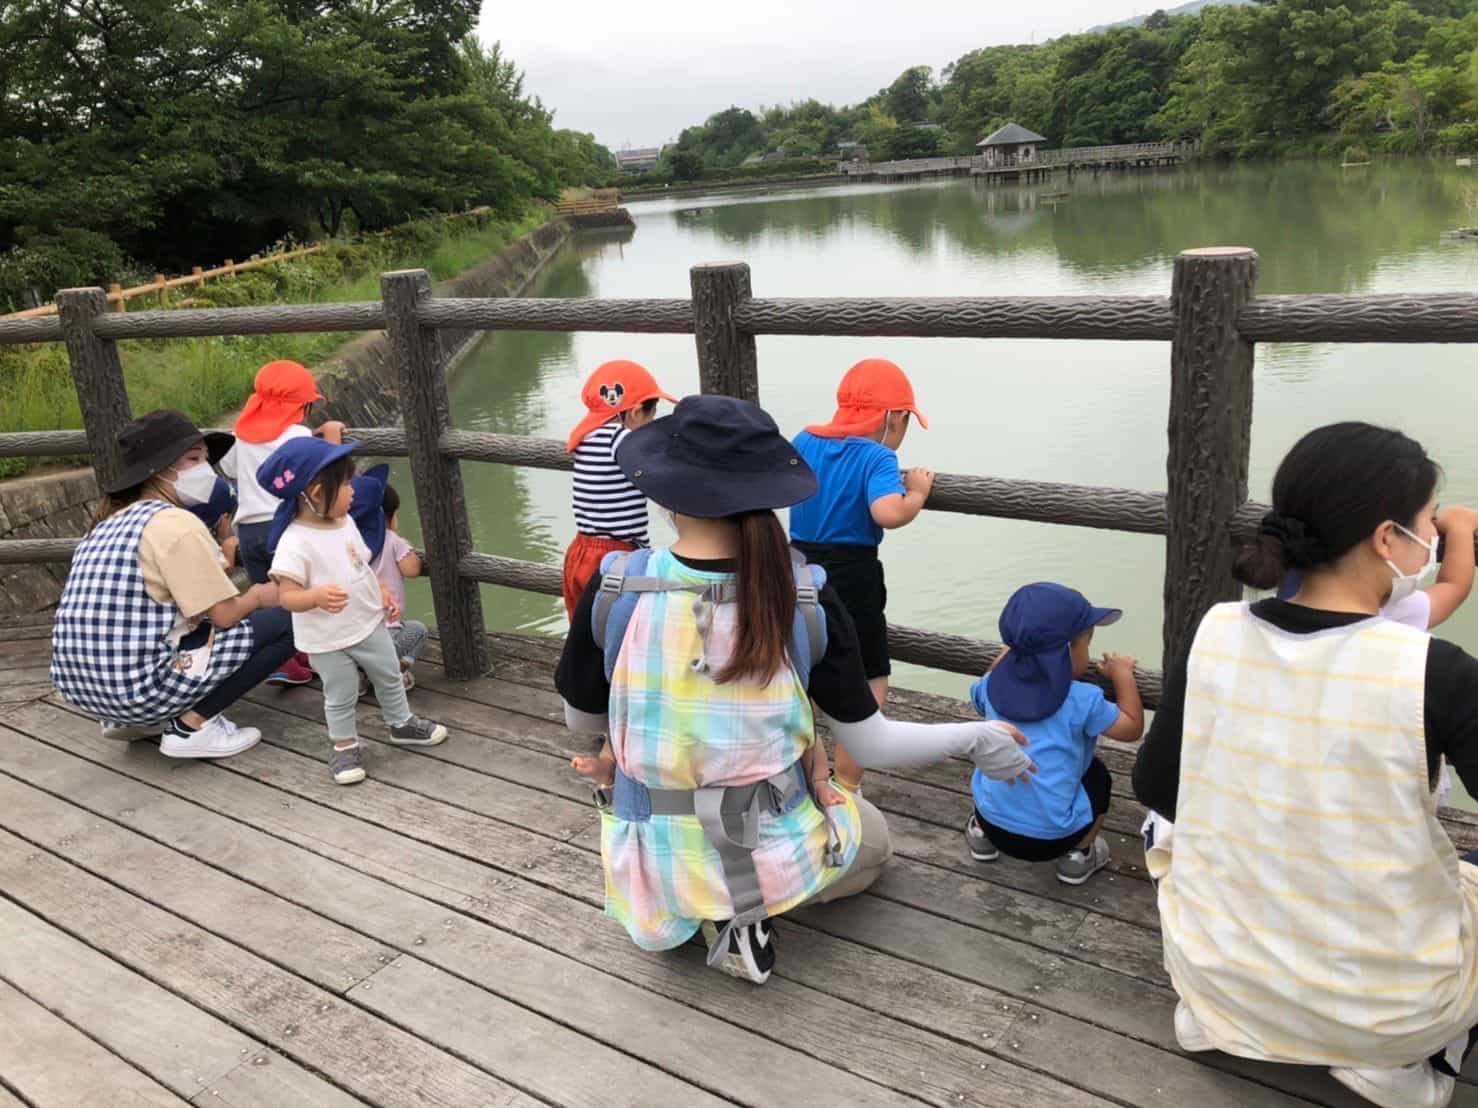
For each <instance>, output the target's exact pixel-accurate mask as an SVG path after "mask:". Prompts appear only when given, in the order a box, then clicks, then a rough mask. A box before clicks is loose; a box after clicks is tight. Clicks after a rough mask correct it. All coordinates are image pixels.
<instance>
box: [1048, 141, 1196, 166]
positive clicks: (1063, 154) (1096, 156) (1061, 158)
mask: <svg viewBox="0 0 1478 1108" xmlns="http://www.w3.org/2000/svg"><path fill="white" fill-rule="evenodd" d="M1196 150H1197V144H1196V143H1194V142H1128V143H1121V144H1119V145H1118V146H1070V147H1067V148H1066V149H1063V150H1041V151H1038V153H1037V164H1038V165H1071V164H1073V163H1075V162H1132V161H1138V160H1141V159H1145V160H1151V159H1155V158H1178V157H1189V156H1191V155H1193V154H1194V153H1196Z"/></svg>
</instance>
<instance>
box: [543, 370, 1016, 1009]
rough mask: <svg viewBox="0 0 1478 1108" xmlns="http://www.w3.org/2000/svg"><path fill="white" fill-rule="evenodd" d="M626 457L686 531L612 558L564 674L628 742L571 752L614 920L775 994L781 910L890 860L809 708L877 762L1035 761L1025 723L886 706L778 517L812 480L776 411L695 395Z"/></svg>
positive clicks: (597, 720) (851, 885) (1009, 768)
mask: <svg viewBox="0 0 1478 1108" xmlns="http://www.w3.org/2000/svg"><path fill="white" fill-rule="evenodd" d="M617 461H618V462H619V463H620V465H621V468H622V470H623V471H624V472H625V473H626V475H627V477H629V478H630V480H631V482H632V483H633V484H634V485H635V486H636V487H637V488H639V489H640V490H641V491H642V492H643V493H645V494H646V495H647V497H648V498H650V499H651V500H653V501H655V502H656V503H657V504H658V505H659V506H660V507H662V508H664V509H666V510H667V511H669V512H670V513H672V515H673V520H674V526H675V527H676V530H677V534H678V538H677V542H675V543H674V544H673V545H672V547H671V548H670V549H667V550H656V551H645V550H639V551H636V552H635V553H633V554H615V555H611V556H609V557H608V558H607V560H606V562H605V563H604V564H603V565H602V575H601V576H598V577H596V578H595V579H594V580H593V581H592V582H591V584H590V586H589V587H588V588H587V589H586V591H585V593H584V595H583V596H582V597H581V600H580V603H579V605H578V607H577V608H576V610H575V617H574V622H573V625H572V627H571V630H570V634H569V637H568V639H567V640H566V643H565V649H564V655H563V657H562V658H561V659H560V664H559V669H558V672H557V675H556V683H557V685H558V688H559V691H560V694H561V695H562V696H563V697H564V700H565V714H566V722H567V723H568V725H569V726H570V728H571V729H572V730H577V731H606V732H608V733H609V736H610V738H609V739H608V740H607V742H606V743H605V744H604V746H603V747H602V750H601V753H600V755H599V756H597V757H591V758H576V759H575V760H574V764H575V768H576V769H577V770H579V771H580V772H581V773H583V774H585V775H586V776H587V777H589V778H591V779H592V781H593V782H594V783H595V785H596V786H597V789H596V799H597V803H598V804H599V805H600V807H601V809H602V819H601V825H602V834H601V857H602V861H603V864H604V867H605V874H606V890H607V898H606V910H607V912H608V913H609V914H611V915H613V916H615V917H616V918H617V919H619V920H620V921H621V922H622V924H623V925H624V926H625V927H626V929H627V932H628V934H630V935H631V937H632V939H633V940H634V941H635V942H636V943H637V944H638V945H639V946H641V947H643V948H645V949H648V950H666V949H670V948H672V947H675V946H678V945H681V944H682V943H685V942H687V941H688V940H689V939H690V938H692V937H693V935H694V934H695V933H697V932H698V931H699V930H700V929H701V930H702V931H703V933H704V935H705V938H706V939H707V940H708V946H709V964H710V965H714V966H716V967H717V968H720V969H722V970H724V971H725V972H727V973H730V974H733V975H734V976H737V977H745V978H748V979H749V980H751V981H755V982H757V983H762V982H764V981H765V980H766V979H767V978H768V977H769V973H770V969H771V967H772V966H773V964H774V959H775V948H774V939H773V935H772V932H771V930H770V926H769V920H770V918H771V917H773V916H776V915H780V914H782V913H784V912H787V911H790V910H791V909H793V908H797V907H799V906H801V905H802V904H806V903H816V902H820V901H827V900H835V899H837V898H839V897H844V896H850V895H852V894H854V893H858V892H861V891H862V890H863V889H865V888H867V886H868V885H870V884H871V883H872V882H873V880H875V879H876V877H877V876H878V874H879V872H881V869H882V867H883V865H884V863H886V862H887V860H888V858H889V857H890V856H891V853H892V846H891V844H890V842H889V837H888V828H887V824H886V823H885V822H884V820H883V817H882V814H881V813H880V812H878V810H877V809H876V808H874V807H873V806H872V805H871V804H869V803H868V802H867V801H866V800H864V799H863V798H862V796H861V795H860V794H859V793H856V792H851V791H847V790H844V789H841V788H839V787H837V786H836V784H835V782H831V781H828V774H827V769H826V766H827V760H826V756H825V751H824V749H823V748H822V747H821V746H820V744H818V743H817V742H816V730H815V723H816V717H815V716H814V715H813V710H812V701H814V702H815V705H816V707H817V708H819V709H820V711H821V715H822V718H823V719H824V720H825V721H826V722H827V724H828V725H829V726H830V728H831V731H832V734H833V736H834V737H835V738H836V740H837V741H838V742H839V743H842V744H843V745H844V746H845V747H846V749H847V750H848V751H849V752H850V753H851V754H852V755H853V756H854V757H855V758H856V759H857V760H858V762H859V763H861V764H862V765H864V766H876V767H887V766H902V765H919V764H924V763H928V762H933V761H938V760H941V759H943V758H946V757H950V756H952V755H965V756H968V757H970V758H971V759H972V760H973V761H974V762H975V763H976V764H977V765H978V766H980V767H981V769H983V770H984V771H985V772H986V773H988V774H990V775H991V776H994V777H999V778H1001V779H1005V780H1013V779H1016V778H1019V777H1023V776H1025V775H1026V774H1027V773H1029V772H1030V771H1031V769H1032V768H1033V767H1032V766H1031V761H1030V759H1029V758H1028V757H1027V756H1026V754H1025V753H1024V752H1023V751H1022V750H1021V748H1020V746H1019V745H1018V743H1020V742H1024V740H1023V739H1022V738H1021V736H1020V733H1019V732H1016V731H1015V729H1014V728H1011V727H1010V726H1009V725H1005V724H999V723H987V722H984V721H976V722H970V723H959V724H937V725H923V724H907V723H897V722H894V721H891V720H888V719H885V718H884V717H883V715H882V714H881V713H880V712H879V711H878V707H877V701H876V700H875V699H874V697H873V695H872V691H871V689H870V688H869V687H868V684H867V677H866V675H865V673H864V672H863V667H862V662H861V655H860V653H859V650H858V644H857V635H856V631H855V629H854V628H853V626H852V621H851V619H850V617H849V616H848V615H847V613H846V610H845V609H844V608H843V607H842V605H841V604H840V602H839V601H838V600H837V598H836V597H835V595H834V594H833V593H832V591H831V589H830V588H828V587H826V586H825V575H824V573H822V572H820V571H819V570H817V569H816V568H815V567H811V566H807V565H805V564H804V562H802V561H800V560H799V559H798V558H797V559H796V560H793V555H792V552H791V550H790V548H789V546H788V545H787V543H786V539H785V531H784V529H783V528H782V527H781V525H780V521H779V520H778V519H777V518H776V516H775V509H777V508H783V507H787V506H788V505H791V504H795V503H797V502H798V501H800V500H804V499H805V498H806V497H808V496H810V495H811V494H812V493H814V492H815V490H816V478H815V475H814V474H813V473H812V472H811V470H810V468H809V467H808V466H807V465H806V463H805V462H804V461H803V460H802V459H801V458H800V457H799V456H798V455H797V454H796V452H795V450H794V449H793V448H792V447H791V445H790V443H788V442H787V441H786V440H785V439H784V438H783V437H782V436H781V434H780V432H779V431H778V429H777V428H776V427H775V424H774V421H773V420H771V419H770V417H769V416H768V415H766V414H765V413H764V412H763V411H761V410H760V409H759V408H757V407H755V406H754V405H753V404H749V403H746V402H744V401H742V400H734V399H730V398H728V397H722V396H703V397H696V396H695V397H688V398H687V399H685V400H683V401H682V402H681V403H679V404H678V405H677V408H676V410H675V411H674V412H673V414H672V415H671V416H668V417H666V418H664V419H659V420H655V421H654V422H652V423H651V424H649V425H647V426H646V427H644V428H642V429H640V430H638V431H634V432H632V434H631V435H630V436H628V437H627V439H626V440H625V442H624V443H623V444H622V445H621V447H620V448H619V450H618V452H617Z"/></svg>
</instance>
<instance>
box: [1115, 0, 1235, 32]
mask: <svg viewBox="0 0 1478 1108" xmlns="http://www.w3.org/2000/svg"><path fill="white" fill-rule="evenodd" d="M1253 2H1254V0H1190V3H1188V4H1182V5H1180V7H1178V8H1166V9H1164V10H1165V14H1166V15H1195V14H1196V13H1197V12H1199V11H1200V10H1201V9H1202V8H1209V7H1210V6H1211V5H1212V4H1226V5H1228V6H1230V5H1233V4H1251V3H1253ZM1153 13H1154V9H1153V8H1151V9H1150V10H1149V11H1147V12H1145V13H1144V14H1143V15H1136V16H1135V17H1134V18H1133V19H1124V20H1120V21H1119V22H1118V23H1105V24H1103V25H1102V26H1101V27H1090V28H1089V31H1088V33H1089V34H1092V33H1093V32H1095V31H1107V30H1109V29H1110V28H1112V27H1138V26H1140V25H1141V24H1142V23H1144V21H1145V20H1146V19H1148V18H1149V17H1150V16H1151V15H1152V14H1153Z"/></svg>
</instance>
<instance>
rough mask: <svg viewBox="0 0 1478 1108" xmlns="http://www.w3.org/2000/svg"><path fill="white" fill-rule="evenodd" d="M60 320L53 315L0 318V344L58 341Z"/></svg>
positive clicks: (60, 332)
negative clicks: (31, 317) (28, 317)
mask: <svg viewBox="0 0 1478 1108" xmlns="http://www.w3.org/2000/svg"><path fill="white" fill-rule="evenodd" d="M61 339H62V321H61V320H60V319H58V318H57V317H56V316H54V315H49V316H38V317H37V318H35V319H0V346H7V345H11V344H15V343H23V342H60V341H61Z"/></svg>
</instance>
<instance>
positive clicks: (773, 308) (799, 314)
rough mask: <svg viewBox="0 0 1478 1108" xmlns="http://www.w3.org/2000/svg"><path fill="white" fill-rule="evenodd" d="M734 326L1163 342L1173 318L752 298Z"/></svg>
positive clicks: (1061, 304)
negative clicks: (1155, 340) (1157, 340)
mask: <svg viewBox="0 0 1478 1108" xmlns="http://www.w3.org/2000/svg"><path fill="white" fill-rule="evenodd" d="M734 322H735V324H737V325H738V327H739V328H740V329H741V330H744V331H748V332H750V333H751V334H756V335H893V336H905V337H941V336H954V337H962V338H981V339H988V338H1025V339H1160V340H1168V339H1169V338H1170V331H1171V323H1172V319H1171V315H1170V300H1169V299H1168V298H1167V297H1163V296H1089V297H1068V296H1061V297H1058V296H1051V297H1027V296H1019V297H1018V296H999V297H972V298H952V297H922V298H898V297H889V298H878V299H867V300H860V299H845V300H842V299H836V300H830V299H826V300H823V299H794V300H790V299H785V300H762V299H755V300H749V301H745V302H741V303H740V304H739V305H737V306H736V307H735V309H734Z"/></svg>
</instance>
